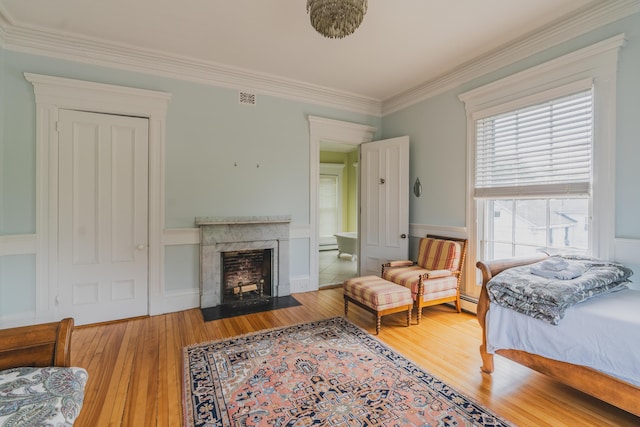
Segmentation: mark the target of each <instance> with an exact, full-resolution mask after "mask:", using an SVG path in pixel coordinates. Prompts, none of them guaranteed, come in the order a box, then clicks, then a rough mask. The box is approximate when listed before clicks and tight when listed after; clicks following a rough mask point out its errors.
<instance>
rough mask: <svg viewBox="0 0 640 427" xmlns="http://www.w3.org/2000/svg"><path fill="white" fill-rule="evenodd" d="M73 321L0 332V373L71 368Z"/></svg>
mask: <svg viewBox="0 0 640 427" xmlns="http://www.w3.org/2000/svg"><path fill="white" fill-rule="evenodd" d="M73 325H74V323H73V319H71V318H67V319H62V320H61V321H59V322H52V323H43V324H40V325H33V326H22V327H19V328H10V329H0V371H1V370H4V369H10V368H17V367H23V366H25V367H27V366H34V367H46V366H60V367H70V366H71V333H72V332H73Z"/></svg>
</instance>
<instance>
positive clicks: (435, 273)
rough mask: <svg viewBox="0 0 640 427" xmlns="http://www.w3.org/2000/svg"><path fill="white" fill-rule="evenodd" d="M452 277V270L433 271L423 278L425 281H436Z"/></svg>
mask: <svg viewBox="0 0 640 427" xmlns="http://www.w3.org/2000/svg"><path fill="white" fill-rule="evenodd" d="M452 275H453V272H452V271H451V270H431V271H429V272H428V273H425V274H424V275H423V277H424V278H425V279H436V278H438V277H447V276H452Z"/></svg>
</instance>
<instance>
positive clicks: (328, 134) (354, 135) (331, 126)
mask: <svg viewBox="0 0 640 427" xmlns="http://www.w3.org/2000/svg"><path fill="white" fill-rule="evenodd" d="M307 120H308V121H309V228H310V229H309V233H310V234H309V257H310V260H309V276H310V281H309V284H308V287H307V288H303V289H306V290H317V289H318V278H319V271H320V269H319V255H318V187H319V186H320V142H323V141H324V142H338V143H342V144H349V145H354V146H359V145H360V144H362V143H363V142H370V141H372V140H373V137H374V135H375V133H376V132H377V131H378V129H377V128H375V127H373V126H367V125H362V124H358V123H350V122H343V121H339V120H332V119H327V118H324V117H317V116H311V115H310V116H307Z"/></svg>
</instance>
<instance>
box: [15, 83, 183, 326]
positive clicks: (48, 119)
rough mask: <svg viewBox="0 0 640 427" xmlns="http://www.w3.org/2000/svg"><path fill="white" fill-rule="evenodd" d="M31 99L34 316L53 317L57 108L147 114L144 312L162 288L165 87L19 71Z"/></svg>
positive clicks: (156, 302) (158, 302)
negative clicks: (30, 88)
mask: <svg viewBox="0 0 640 427" xmlns="http://www.w3.org/2000/svg"><path fill="white" fill-rule="evenodd" d="M24 77H25V79H27V80H28V81H29V82H30V83H31V84H32V85H33V89H34V93H35V102H36V307H35V308H36V313H35V315H36V319H37V320H40V319H43V320H44V319H55V318H56V317H57V312H58V311H57V303H56V296H57V293H58V280H57V277H58V271H57V266H58V131H57V123H58V117H59V111H60V110H61V109H70V110H82V111H91V112H96V113H104V114H115V115H127V116H136V117H143V118H147V119H148V120H149V188H148V192H149V211H148V212H149V230H148V231H149V232H148V238H149V253H148V276H147V290H148V312H149V314H157V313H156V312H157V311H158V308H159V307H161V306H162V296H163V293H164V274H163V272H162V269H163V265H164V248H163V246H162V230H163V228H164V208H163V207H164V153H165V149H164V147H165V134H166V131H165V128H166V116H167V106H168V102H169V99H170V98H171V94H170V93H166V92H159V91H151V90H144V89H136V88H130V87H124V86H115V85H108V84H102V83H94V82H89V81H83V80H75V79H66V78H60V77H53V76H47V75H41V74H33V73H24Z"/></svg>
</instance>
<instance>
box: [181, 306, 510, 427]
mask: <svg viewBox="0 0 640 427" xmlns="http://www.w3.org/2000/svg"><path fill="white" fill-rule="evenodd" d="M183 351H184V401H183V404H184V417H185V426H207V427H209V426H269V427H284V426H291V427H293V426H296V427H297V426H311V425H314V426H345V427H346V426H349V427H351V426H385V427H387V426H397V427H406V426H509V425H510V424H509V423H507V422H506V421H504V420H503V419H500V418H499V417H497V416H496V415H495V414H493V413H491V412H490V411H489V410H487V409H486V408H483V407H482V406H481V405H479V404H478V403H476V402H474V401H473V400H471V399H469V398H468V397H466V396H464V395H463V394H461V393H459V392H458V391H456V390H454V389H452V388H451V387H449V386H448V385H447V384H445V383H443V382H442V381H440V380H438V379H437V378H434V377H433V376H432V375H431V374H429V373H428V372H426V371H424V370H423V369H421V368H420V367H418V366H416V365H415V364H414V363H412V362H410V361H408V360H407V359H405V358H404V357H402V356H400V355H399V354H398V353H396V352H395V351H393V350H391V349H390V348H389V347H386V346H385V345H384V344H382V343H381V342H380V341H378V340H377V339H376V338H374V337H373V336H371V335H369V334H368V333H367V332H366V331H364V330H362V329H360V328H359V327H357V326H355V325H354V324H352V323H351V322H349V321H348V320H346V319H344V318H341V317H336V318H332V319H328V320H322V321H318V322H311V323H304V324H299V325H294V326H289V327H284V328H278V329H270V330H265V331H259V332H256V333H252V334H247V335H242V336H238V337H233V338H230V339H226V340H221V341H213V342H208V343H202V344H197V345H193V346H189V347H185V348H184V350H183Z"/></svg>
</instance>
